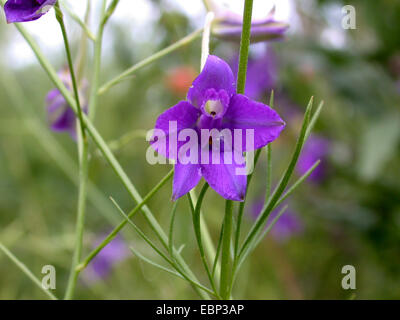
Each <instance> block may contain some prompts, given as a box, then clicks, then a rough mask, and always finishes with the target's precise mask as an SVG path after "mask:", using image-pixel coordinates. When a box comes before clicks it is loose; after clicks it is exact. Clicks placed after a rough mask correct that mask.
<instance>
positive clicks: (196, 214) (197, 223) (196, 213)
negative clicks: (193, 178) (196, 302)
mask: <svg viewBox="0 0 400 320" xmlns="http://www.w3.org/2000/svg"><path fill="white" fill-rule="evenodd" d="M208 187H209V185H208V183H206V184H204V186H203V188H202V190H201V192H200V196H199V200H198V201H197V203H196V205H195V207H194V208H193V201H192V199H191V196H190V193H188V194H187V196H188V199H189V201H190V207H191V208H192V209H194V210H193V211H192V216H193V228H194V231H195V235H196V240H197V245H198V248H199V251H200V258H201V261H202V263H203V266H204V268H205V270H206V272H207V276H208V280H209V281H210V284H211V287H212V289H213V290H214V292H215V294H216V295H217V296H218V294H217V290H216V286H215V283H214V279H213V277H212V275H211V271H210V268H209V267H208V263H207V260H206V256H205V252H204V247H203V240H202V232H201V219H200V216H201V211H200V209H201V205H202V203H203V199H204V196H205V194H206V192H207V190H208Z"/></svg>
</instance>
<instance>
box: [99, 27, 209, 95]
mask: <svg viewBox="0 0 400 320" xmlns="http://www.w3.org/2000/svg"><path fill="white" fill-rule="evenodd" d="M202 32H203V29H199V30H196V31H194V32H192V33H191V34H189V35H187V36H186V37H184V38H182V39H181V40H179V41H177V42H175V43H174V44H172V45H170V46H168V47H166V48H164V49H162V50H160V51H158V52H157V53H155V54H153V55H151V56H150V57H147V58H146V59H144V60H142V61H140V62H138V63H136V64H134V65H133V66H132V67H130V68H129V69H127V70H125V71H124V72H122V73H121V74H120V75H118V76H116V77H115V78H114V79H112V80H110V81H108V82H107V83H106V84H104V85H103V86H102V87H101V88H100V90H99V92H98V94H99V95H102V94H104V93H105V92H106V91H108V90H109V89H110V88H112V87H113V86H115V85H116V84H118V83H120V82H122V81H124V80H126V79H127V78H128V77H129V76H131V75H132V74H134V73H135V72H136V71H137V70H139V69H141V68H143V67H145V66H147V65H149V64H151V63H152V62H154V61H156V60H158V59H160V58H162V57H164V56H166V55H167V54H169V53H171V52H174V51H175V50H177V49H179V48H181V47H183V46H185V45H187V44H189V43H191V42H192V41H194V40H196V39H197V38H198V37H199V36H200V35H201V33H202Z"/></svg>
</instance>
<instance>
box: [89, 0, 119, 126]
mask: <svg viewBox="0 0 400 320" xmlns="http://www.w3.org/2000/svg"><path fill="white" fill-rule="evenodd" d="M118 2H119V1H118V0H114V1H113V2H112V3H111V4H110V6H109V8H108V9H107V10H106V9H105V8H106V3H107V1H106V0H103V3H102V10H101V22H100V26H99V29H98V31H97V34H96V41H95V42H94V57H93V74H92V81H91V88H90V94H89V108H88V109H89V118H90V119H91V120H92V121H93V120H94V118H95V116H96V111H97V106H98V103H97V102H98V97H99V94H98V90H99V86H100V68H101V52H102V47H103V34H104V28H105V26H106V24H107V21H108V20H109V18H110V17H111V15H112V13H113V12H114V10H115V8H116V6H117V4H118Z"/></svg>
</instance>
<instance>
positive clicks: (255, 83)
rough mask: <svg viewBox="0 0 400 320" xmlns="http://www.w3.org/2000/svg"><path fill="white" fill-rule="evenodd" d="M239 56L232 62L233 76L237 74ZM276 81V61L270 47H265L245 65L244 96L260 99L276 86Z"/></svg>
mask: <svg viewBox="0 0 400 320" xmlns="http://www.w3.org/2000/svg"><path fill="white" fill-rule="evenodd" d="M238 65H239V56H238V55H236V56H235V57H234V58H233V59H232V61H231V66H232V71H233V74H235V75H236V74H237V71H238ZM277 79H278V61H277V57H276V55H275V52H274V51H273V49H272V47H271V46H265V47H264V48H263V51H262V53H261V54H259V55H257V56H256V57H250V58H249V60H248V65H247V80H246V92H245V94H246V96H248V97H249V98H251V99H256V100H258V99H261V98H262V96H263V94H264V93H268V94H269V93H270V91H271V90H272V89H273V88H274V87H275V86H276V82H277Z"/></svg>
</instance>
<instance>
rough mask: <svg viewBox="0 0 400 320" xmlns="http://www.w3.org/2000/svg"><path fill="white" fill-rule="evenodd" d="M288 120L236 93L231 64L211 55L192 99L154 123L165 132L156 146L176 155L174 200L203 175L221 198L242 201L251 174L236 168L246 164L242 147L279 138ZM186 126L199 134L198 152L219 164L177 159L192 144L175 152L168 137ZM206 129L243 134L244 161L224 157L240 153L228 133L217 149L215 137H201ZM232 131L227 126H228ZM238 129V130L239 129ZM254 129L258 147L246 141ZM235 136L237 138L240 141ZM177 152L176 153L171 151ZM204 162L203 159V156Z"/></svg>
mask: <svg viewBox="0 0 400 320" xmlns="http://www.w3.org/2000/svg"><path fill="white" fill-rule="evenodd" d="M172 122H175V123H176V128H175V129H173V131H170V130H171V129H170V123H172ZM284 127H285V123H284V122H283V120H282V119H281V118H280V116H279V115H278V113H277V112H276V111H275V110H273V109H271V108H270V107H268V106H266V105H264V104H262V103H259V102H256V101H252V100H250V99H249V98H247V97H246V96H244V95H242V94H236V92H235V80H234V75H233V73H232V70H231V68H230V67H229V65H228V64H227V63H226V62H225V61H223V60H221V59H220V58H218V57H216V56H213V55H210V56H208V59H207V62H206V64H205V66H204V69H203V71H202V72H201V73H200V75H199V76H198V77H197V78H196V79H195V80H194V82H193V85H192V86H191V88H190V89H189V92H188V95H187V101H181V102H179V103H178V104H177V105H175V106H174V107H172V108H170V109H168V110H166V111H165V112H164V113H162V114H161V115H160V116H159V117H158V119H157V121H156V125H155V129H156V130H158V131H161V132H164V133H165V135H164V136H163V137H161V138H160V137H158V136H157V139H156V136H153V138H152V142H151V145H152V147H153V148H154V149H155V150H156V151H158V152H159V153H160V154H162V155H163V156H165V157H166V158H169V159H174V160H175V161H176V164H175V173H174V181H173V199H174V200H176V199H178V198H179V197H181V196H183V195H184V194H186V193H187V192H189V191H190V190H191V189H193V188H194V187H195V186H196V185H197V184H198V182H199V181H200V179H201V178H202V177H204V179H205V180H206V181H207V182H208V184H209V185H210V186H211V187H212V188H213V189H214V190H215V191H216V192H217V193H219V194H220V195H221V196H222V197H224V198H226V199H230V200H235V201H243V199H244V196H245V194H246V187H247V178H246V176H245V175H238V174H236V172H237V170H236V169H237V168H239V167H242V164H243V163H242V162H241V160H242V159H241V157H243V156H242V151H253V150H255V149H259V148H262V147H264V146H265V145H267V144H268V143H270V142H272V141H274V140H275V139H276V138H278V136H279V134H280V133H281V131H282V130H283V129H284ZM185 129H191V130H193V131H195V132H196V133H197V135H196V139H197V140H196V141H195V144H196V150H197V152H198V154H197V155H199V154H204V153H206V156H207V157H208V160H209V159H210V158H213V159H214V157H216V158H217V159H220V160H221V161H220V163H219V164H217V163H215V162H208V163H204V162H203V161H201V163H200V162H193V161H191V162H189V163H184V162H183V161H181V159H180V157H178V156H177V155H178V153H179V152H182V150H181V149H180V148H181V147H182V146H184V145H185V144H186V143H187V140H188V139H187V138H191V137H187V136H185V139H186V140H185V141H177V140H179V139H176V141H177V142H176V144H177V148H176V150H175V151H174V150H173V149H171V148H170V147H171V146H170V143H169V140H170V139H169V138H170V137H172V136H178V135H180V133H182V132H184V130H185ZM206 129H208V130H212V129H217V131H218V132H219V133H221V132H222V131H228V132H229V133H231V136H233V135H234V134H235V132H236V133H237V132H238V131H239V132H240V138H241V140H240V139H238V140H239V141H240V142H239V143H240V146H241V147H242V148H241V150H240V151H241V152H240V154H239V158H240V159H241V160H240V161H237V160H236V159H237V158H236V157H234V158H235V159H234V160H233V161H231V163H229V162H227V161H225V155H226V153H230V154H231V156H232V155H233V154H234V155H235V156H236V155H237V154H238V153H239V151H238V150H235V148H233V149H232V148H231V146H228V145H227V143H225V142H224V137H223V136H220V137H217V138H216V139H215V140H218V142H221V145H222V146H221V148H220V150H218V151H214V148H211V149H212V150H210V147H212V146H213V145H214V137H212V138H211V137H210V140H209V141H208V142H209V143H207V145H202V144H201V143H200V142H199V141H198V140H199V136H201V133H202V132H203V131H205V130H206ZM225 129H227V130H225ZM238 129H239V130H238ZM248 129H249V130H253V133H254V141H253V147H252V146H251V144H247V141H246V140H247V139H246V137H245V135H246V134H245V133H246V131H247V130H248ZM238 140H236V141H238ZM170 149H171V150H173V151H172V152H171V150H170ZM202 160H203V159H202Z"/></svg>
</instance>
